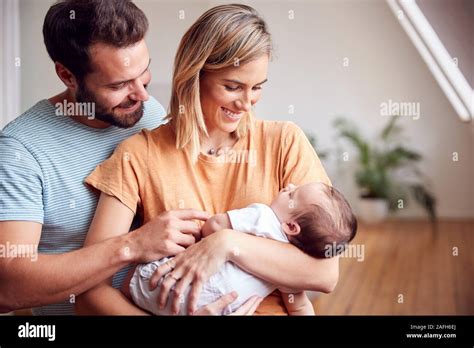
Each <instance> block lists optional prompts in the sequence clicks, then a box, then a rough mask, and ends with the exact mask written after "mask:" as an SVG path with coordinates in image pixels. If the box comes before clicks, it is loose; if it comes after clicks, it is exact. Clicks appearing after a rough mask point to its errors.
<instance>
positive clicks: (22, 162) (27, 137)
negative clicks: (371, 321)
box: [0, 97, 165, 315]
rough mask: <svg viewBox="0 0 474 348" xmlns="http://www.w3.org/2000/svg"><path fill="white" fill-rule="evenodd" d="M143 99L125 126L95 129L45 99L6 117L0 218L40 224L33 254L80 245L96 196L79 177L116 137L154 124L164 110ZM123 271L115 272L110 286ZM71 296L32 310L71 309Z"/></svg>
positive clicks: (1, 136) (1, 135) (0, 148)
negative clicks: (140, 111) (141, 110)
mask: <svg viewBox="0 0 474 348" xmlns="http://www.w3.org/2000/svg"><path fill="white" fill-rule="evenodd" d="M144 104H145V106H144V115H143V117H142V119H141V120H140V121H139V122H138V123H137V124H136V125H135V126H133V127H131V128H128V129H121V128H118V127H115V126H110V127H108V128H105V129H96V128H92V127H88V126H86V125H84V124H82V123H79V122H77V121H75V120H73V119H72V118H71V117H68V116H57V115H56V108H55V106H54V105H53V104H51V103H50V102H49V101H48V100H42V101H40V102H38V103H37V104H36V105H34V106H33V107H32V108H30V109H29V110H28V111H26V112H25V113H24V114H22V115H21V116H19V117H18V118H16V119H15V120H13V121H12V122H10V123H9V124H8V125H7V126H6V127H5V128H4V129H3V131H2V132H0V221H34V222H39V223H41V224H42V225H43V226H42V232H41V239H40V243H39V246H38V252H39V253H47V254H55V253H65V252H69V251H72V250H76V249H79V248H81V247H82V245H83V243H84V239H85V237H86V234H87V231H88V229H89V225H90V223H91V221H92V218H93V216H94V212H95V208H96V204H97V200H98V195H97V193H96V192H93V191H92V190H91V189H90V188H89V187H87V186H86V185H85V184H84V179H85V178H86V177H87V176H88V175H89V174H90V173H91V172H92V171H93V170H94V168H95V167H96V166H97V165H98V164H100V163H101V162H102V161H104V160H106V159H107V158H108V157H109V156H110V155H111V154H112V152H113V150H114V149H115V147H116V146H117V145H118V144H119V143H120V142H122V141H123V140H125V139H126V138H128V137H130V136H132V135H133V134H135V133H138V132H139V131H140V130H141V129H143V128H148V129H153V128H156V127H157V126H159V125H160V123H161V122H162V118H163V116H164V115H165V110H164V109H163V107H162V106H161V105H160V103H158V101H156V99H154V98H152V97H150V99H149V100H148V101H146V102H145V103H144ZM18 233H22V231H20V230H19V231H18ZM32 262H33V261H32ZM66 267H67V265H66ZM125 273H126V270H122V271H120V272H119V273H117V274H116V275H115V277H114V281H113V284H114V286H115V287H118V286H120V284H121V281H122V280H123V277H124V276H125ZM73 300H74V297H73V296H71V299H68V300H66V301H65V302H62V303H57V304H52V305H47V306H43V307H39V308H34V309H33V313H34V314H37V315H57V314H74V311H73V304H72V303H71V302H73Z"/></svg>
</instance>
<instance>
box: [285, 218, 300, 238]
mask: <svg viewBox="0 0 474 348" xmlns="http://www.w3.org/2000/svg"><path fill="white" fill-rule="evenodd" d="M281 228H282V229H283V232H285V234H287V235H288V236H296V235H297V234H299V233H300V232H301V227H300V225H299V224H298V223H297V222H296V221H290V222H284V223H282V224H281Z"/></svg>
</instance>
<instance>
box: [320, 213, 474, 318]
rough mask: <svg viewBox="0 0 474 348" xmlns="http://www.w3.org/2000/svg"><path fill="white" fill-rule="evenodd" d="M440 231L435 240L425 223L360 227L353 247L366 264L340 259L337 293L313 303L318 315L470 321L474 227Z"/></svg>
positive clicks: (466, 224)
mask: <svg viewBox="0 0 474 348" xmlns="http://www.w3.org/2000/svg"><path fill="white" fill-rule="evenodd" d="M438 226H439V227H438V231H437V234H436V237H434V236H433V232H432V230H431V227H430V224H429V223H428V222H426V221H399V220H397V221H388V222H385V223H383V224H380V225H379V226H360V228H359V231H358V234H357V236H356V238H355V239H354V240H353V241H352V244H355V245H356V246H357V245H359V247H362V246H364V260H363V261H362V262H358V261H357V259H356V258H355V257H345V258H344V257H343V258H341V261H340V277H339V283H338V285H337V287H336V289H335V290H334V291H333V292H332V293H331V294H322V295H320V296H319V297H318V298H317V299H315V300H314V301H313V304H314V306H315V309H316V312H317V314H319V315H347V314H349V315H371V314H374V315H375V314H377V315H397V314H398V315H466V314H470V315H473V314H474V221H472V220H464V221H460V220H457V221H450V220H446V221H440V222H439V225H438ZM353 248H354V247H353ZM453 248H457V250H458V256H454V255H453V253H455V251H456V249H453ZM353 250H356V249H353ZM353 256H354V255H353ZM400 295H401V296H400Z"/></svg>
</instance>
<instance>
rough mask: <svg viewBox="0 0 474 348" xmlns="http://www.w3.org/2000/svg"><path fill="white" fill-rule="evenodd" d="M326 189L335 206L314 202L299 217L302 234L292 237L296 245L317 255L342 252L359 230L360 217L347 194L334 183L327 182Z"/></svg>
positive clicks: (306, 251)
mask: <svg viewBox="0 0 474 348" xmlns="http://www.w3.org/2000/svg"><path fill="white" fill-rule="evenodd" d="M324 191H325V193H326V195H327V197H328V198H329V199H330V200H331V201H332V203H333V209H331V211H328V210H327V208H324V207H322V206H321V205H318V204H311V206H310V207H309V208H307V209H305V210H304V212H302V213H299V214H298V215H297V216H296V219H295V221H296V222H297V223H298V225H299V226H300V233H299V234H297V235H296V236H291V242H292V243H293V244H294V245H295V246H297V247H298V248H300V249H301V250H302V251H304V252H305V253H306V254H308V255H311V256H313V257H317V258H327V257H333V256H336V255H337V254H339V253H341V252H342V251H344V249H345V247H346V245H347V244H348V243H349V242H350V241H351V240H352V239H354V237H355V235H356V232H357V219H356V217H355V216H354V214H353V212H352V209H351V206H350V205H349V203H348V202H347V200H346V199H345V198H344V196H343V195H342V194H341V193H340V192H339V191H338V190H336V189H335V188H334V187H331V186H327V185H325V188H324Z"/></svg>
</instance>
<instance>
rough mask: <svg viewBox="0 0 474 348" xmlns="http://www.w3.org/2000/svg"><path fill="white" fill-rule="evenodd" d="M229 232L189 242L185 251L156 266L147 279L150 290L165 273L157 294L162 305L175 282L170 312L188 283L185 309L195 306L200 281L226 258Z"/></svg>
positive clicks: (177, 306)
mask: <svg viewBox="0 0 474 348" xmlns="http://www.w3.org/2000/svg"><path fill="white" fill-rule="evenodd" d="M231 232H232V231H229V230H223V231H219V232H216V233H214V234H212V235H210V236H208V237H207V238H204V239H202V240H201V241H200V242H199V243H196V244H193V245H191V246H190V247H189V248H188V249H186V251H184V252H182V253H180V254H178V255H176V256H175V257H174V258H173V259H171V260H170V261H168V262H167V263H164V264H163V265H161V266H160V267H158V268H157V269H156V271H155V273H154V274H153V276H152V277H151V279H150V290H153V289H155V288H156V287H157V284H158V281H159V280H160V278H161V277H163V276H165V275H166V277H165V279H164V280H163V281H162V282H161V287H160V295H159V297H158V303H159V305H160V306H161V308H164V307H165V305H166V302H167V300H168V295H169V292H170V289H171V288H172V287H173V286H175V287H174V289H173V291H174V293H175V295H174V299H173V304H172V306H171V309H172V311H173V313H175V314H176V313H178V312H179V309H180V308H179V307H180V302H183V301H182V296H184V292H185V291H186V289H187V288H188V286H189V285H190V284H191V291H190V293H189V302H188V303H189V305H188V313H190V314H191V313H193V312H194V311H195V310H196V303H197V299H198V298H199V294H200V293H201V290H202V286H203V284H204V283H205V282H206V281H207V280H208V279H209V278H210V277H211V276H212V275H213V274H215V273H217V271H218V270H219V268H220V267H221V266H222V265H223V264H224V263H225V262H226V261H228V259H229V256H230V246H231V242H230V235H231V234H230V233H231ZM171 271H173V272H171Z"/></svg>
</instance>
